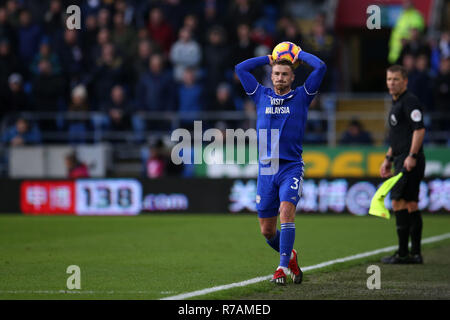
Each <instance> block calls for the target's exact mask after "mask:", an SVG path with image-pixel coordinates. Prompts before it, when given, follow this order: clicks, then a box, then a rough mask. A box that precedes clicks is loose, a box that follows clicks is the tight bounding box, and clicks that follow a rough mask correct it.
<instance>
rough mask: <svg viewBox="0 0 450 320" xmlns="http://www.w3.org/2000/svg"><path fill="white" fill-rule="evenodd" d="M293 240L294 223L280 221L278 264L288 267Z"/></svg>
mask: <svg viewBox="0 0 450 320" xmlns="http://www.w3.org/2000/svg"><path fill="white" fill-rule="evenodd" d="M294 241H295V223H293V222H291V223H282V224H281V233H280V266H281V267H286V268H287V267H288V265H289V260H290V259H291V252H292V249H293V248H294Z"/></svg>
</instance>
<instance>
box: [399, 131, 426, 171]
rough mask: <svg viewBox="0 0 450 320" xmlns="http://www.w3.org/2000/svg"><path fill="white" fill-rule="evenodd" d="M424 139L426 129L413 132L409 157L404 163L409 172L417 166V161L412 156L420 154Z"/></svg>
mask: <svg viewBox="0 0 450 320" xmlns="http://www.w3.org/2000/svg"><path fill="white" fill-rule="evenodd" d="M424 137H425V128H421V129H416V130H414V131H413V136H412V141H411V148H410V149H409V155H408V156H407V157H406V159H405V161H404V162H403V166H404V167H405V168H406V170H407V171H411V170H412V169H413V168H414V167H415V166H416V163H417V160H416V158H414V157H413V156H412V155H413V154H417V153H418V152H419V150H420V147H421V146H422V144H423V139H424Z"/></svg>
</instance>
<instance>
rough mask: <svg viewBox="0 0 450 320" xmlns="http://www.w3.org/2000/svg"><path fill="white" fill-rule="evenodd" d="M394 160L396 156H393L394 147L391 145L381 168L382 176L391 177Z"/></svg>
mask: <svg viewBox="0 0 450 320" xmlns="http://www.w3.org/2000/svg"><path fill="white" fill-rule="evenodd" d="M393 160H394V158H393V156H392V148H391V147H389V149H388V151H387V152H386V158H385V159H384V161H383V163H382V164H381V168H380V176H381V177H382V178H389V177H390V176H392V172H391V168H392V161H393Z"/></svg>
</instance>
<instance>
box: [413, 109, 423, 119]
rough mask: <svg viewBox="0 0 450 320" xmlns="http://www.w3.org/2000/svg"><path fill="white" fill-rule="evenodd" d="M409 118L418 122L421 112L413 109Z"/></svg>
mask: <svg viewBox="0 0 450 320" xmlns="http://www.w3.org/2000/svg"><path fill="white" fill-rule="evenodd" d="M411 120H412V121H414V122H419V121H420V120H422V112H420V110H419V109H414V110H413V111H411Z"/></svg>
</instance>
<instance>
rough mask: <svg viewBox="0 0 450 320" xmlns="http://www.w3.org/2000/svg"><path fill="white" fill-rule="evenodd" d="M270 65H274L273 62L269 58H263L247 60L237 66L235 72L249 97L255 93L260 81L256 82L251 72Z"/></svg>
mask: <svg viewBox="0 0 450 320" xmlns="http://www.w3.org/2000/svg"><path fill="white" fill-rule="evenodd" d="M270 63H272V61H271V59H270V57H269V56H262V57H256V58H251V59H248V60H245V61H243V62H241V63H239V64H238V65H236V67H235V68H234V70H235V71H236V74H237V76H238V78H239V80H240V81H241V83H242V86H243V87H244V90H245V92H246V93H247V94H248V95H252V94H253V93H255V91H256V89H258V85H259V83H258V81H256V79H255V77H254V76H253V75H252V74H251V73H250V72H251V71H252V70H253V69H255V68H257V67H260V66H263V65H265V64H270Z"/></svg>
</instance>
